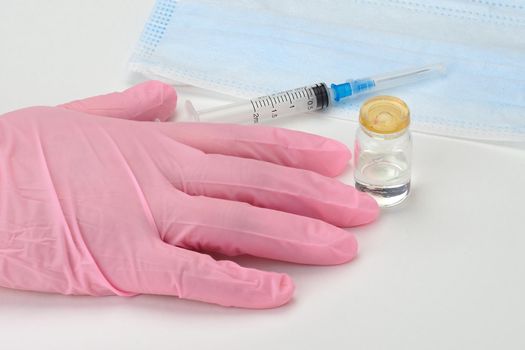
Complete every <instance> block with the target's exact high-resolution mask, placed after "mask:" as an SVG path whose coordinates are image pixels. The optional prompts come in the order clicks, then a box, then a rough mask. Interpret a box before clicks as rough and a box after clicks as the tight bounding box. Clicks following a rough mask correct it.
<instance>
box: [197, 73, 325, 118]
mask: <svg viewBox="0 0 525 350" xmlns="http://www.w3.org/2000/svg"><path fill="white" fill-rule="evenodd" d="M329 104H330V95H329V92H328V89H327V87H326V85H325V84H324V83H320V84H314V85H311V86H304V87H301V88H297V89H293V90H287V91H282V92H279V93H276V94H272V95H266V96H261V97H257V98H254V99H251V100H248V101H245V102H239V103H233V104H229V105H225V106H219V107H214V108H209V109H205V110H201V111H198V112H195V114H196V117H197V119H198V120H200V121H204V122H225V123H259V122H260V121H263V120H269V119H274V118H278V117H283V116H288V115H294V114H301V113H306V112H311V111H316V110H320V109H324V108H326V107H328V105H329Z"/></svg>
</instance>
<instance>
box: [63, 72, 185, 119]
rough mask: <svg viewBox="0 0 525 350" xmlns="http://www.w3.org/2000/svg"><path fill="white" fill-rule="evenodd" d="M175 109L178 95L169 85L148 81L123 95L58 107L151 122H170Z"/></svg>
mask: <svg viewBox="0 0 525 350" xmlns="http://www.w3.org/2000/svg"><path fill="white" fill-rule="evenodd" d="M176 105H177V93H176V92H175V89H173V87H171V86H170V85H168V84H164V83H162V82H160V81H155V80H150V81H146V82H143V83H140V84H138V85H135V86H133V87H131V88H129V89H127V90H124V91H122V92H113V93H110V94H107V95H99V96H94V97H88V98H86V99H82V100H77V101H73V102H69V103H65V104H62V105H59V106H58V107H62V108H66V109H71V110H75V111H78V112H84V113H87V114H93V115H98V116H105V117H112V118H120V119H129V120H138V121H153V120H156V119H159V120H161V121H166V120H167V119H169V118H170V117H171V116H172V114H173V112H174V111H175V107H176Z"/></svg>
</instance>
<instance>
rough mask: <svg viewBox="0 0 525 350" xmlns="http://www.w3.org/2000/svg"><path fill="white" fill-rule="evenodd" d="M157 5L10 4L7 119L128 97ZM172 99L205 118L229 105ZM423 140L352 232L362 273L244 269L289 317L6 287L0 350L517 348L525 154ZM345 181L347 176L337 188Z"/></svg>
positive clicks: (2, 103)
mask: <svg viewBox="0 0 525 350" xmlns="http://www.w3.org/2000/svg"><path fill="white" fill-rule="evenodd" d="M152 5H153V0H148V1H139V0H134V1H129V0H126V1H125V0H114V1H102V0H97V1H66V0H51V1H49V0H48V1H37V0H32V1H29V0H25V1H16V2H14V1H13V2H5V1H2V3H0V114H2V113H5V112H7V111H9V110H13V109H16V108H20V107H25V106H29V105H54V104H58V103H61V102H64V101H67V100H71V99H76V98H80V97H84V96H90V95H95V94H100V93H105V92H110V91H114V90H119V89H123V88H126V87H129V86H130V85H131V84H132V82H134V81H137V79H138V78H137V77H131V76H130V75H129V73H127V72H126V61H127V59H128V57H129V54H130V53H131V50H132V48H133V45H134V43H135V42H136V40H137V38H138V36H139V34H140V32H141V30H142V26H143V24H144V22H145V20H146V18H147V16H148V14H149V11H150V9H151V7H152ZM178 90H179V92H180V95H181V102H183V101H184V100H185V99H186V98H187V97H191V98H192V99H193V100H194V102H195V103H196V105H197V107H200V108H202V107H205V106H211V105H213V104H216V103H225V102H228V99H227V98H226V97H220V96H217V95H213V94H208V93H204V92H201V91H198V90H196V89H194V88H190V87H182V88H179V89H178ZM180 107H182V103H181V104H180ZM179 112H180V111H179ZM414 113H417V111H414ZM524 117H525V116H524ZM275 124H276V125H279V126H283V127H287V128H292V129H298V130H303V131H310V132H314V133H318V134H321V135H326V136H330V137H333V138H336V139H338V140H340V141H342V142H345V143H346V144H348V145H349V146H351V145H352V143H353V135H354V132H355V127H356V125H355V124H352V123H350V122H344V121H337V120H331V119H322V118H316V117H312V116H310V117H297V118H292V119H288V120H281V121H276V122H275ZM414 142H415V149H414V150H415V159H414V164H415V165H414V177H413V194H412V196H411V197H410V198H409V200H408V201H407V202H406V203H405V204H403V205H402V206H400V207H398V208H395V209H390V210H384V211H383V213H382V216H381V217H380V219H379V220H378V221H377V222H376V223H374V224H372V225H369V226H366V227H361V228H358V229H354V230H353V231H354V232H356V234H357V235H358V239H359V243H360V256H359V258H358V259H357V260H355V261H354V262H352V263H350V264H347V265H343V266H336V267H311V266H299V265H293V264H286V263H279V262H270V261H264V260H256V259H250V258H242V259H237V261H238V262H240V263H241V264H244V265H248V266H253V267H258V268H262V269H268V270H275V271H281V272H286V273H288V274H290V275H291V276H292V277H293V278H294V281H295V283H296V286H297V292H296V295H295V298H294V300H293V302H292V303H290V304H289V305H287V306H285V307H282V308H279V309H273V310H264V311H253V310H242V309H230V308H223V307H219V306H213V305H208V304H204V303H198V302H191V301H184V300H179V299H177V298H170V297H157V296H140V297H135V298H119V297H104V298H94V297H66V296H60V295H46V294H38V293H29V292H20V291H12V290H6V289H0V348H2V349H33V348H39V349H56V350H58V349H94V348H105V349H109V348H111V349H157V348H169V349H175V348H176V349H228V348H230V349H270V348H272V349H319V348H325V349H524V348H525V334H524V331H525V301H524V296H525V229H524V220H525V213H524V209H525V207H524V205H523V198H524V196H525V189H524V185H525V152H524V151H523V149H512V148H506V147H502V146H495V145H486V144H479V143H475V142H469V141H460V140H453V139H447V138H442V137H434V136H428V135H421V134H416V135H414ZM0 171H1V169H0ZM351 179H352V175H351V169H349V171H348V172H347V173H346V174H345V175H344V176H343V177H342V180H343V181H345V182H348V183H351ZM0 195H1V193H0Z"/></svg>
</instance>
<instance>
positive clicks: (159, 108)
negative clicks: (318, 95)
mask: <svg viewBox="0 0 525 350" xmlns="http://www.w3.org/2000/svg"><path fill="white" fill-rule="evenodd" d="M176 102H177V96H176V94H175V91H174V90H173V89H172V88H171V87H169V86H167V85H164V84H162V83H159V82H154V81H152V82H146V83H143V84H140V85H137V86H135V87H133V88H131V89H129V90H127V91H125V92H123V93H114V94H109V95H105V96H99V97H93V98H89V99H86V100H83V101H76V102H72V103H69V104H66V105H62V106H59V107H31V108H26V109H22V110H18V111H14V112H11V113H7V114H5V115H3V116H1V117H0V286H3V287H8V288H16V289H23V290H33V291H42V292H55V293H63V294H89V295H114V294H116V295H122V296H130V295H135V294H140V293H148V294H164V295H175V296H179V297H181V298H188V299H194V300H201V301H206V302H210V303H217V304H221V305H228V306H238V307H249V308H268V307H275V306H279V305H282V304H284V303H286V302H287V301H289V300H290V298H291V297H292V294H293V291H294V285H293V283H292V281H291V279H290V278H289V277H288V276H287V275H285V274H281V273H273V272H265V271H259V270H255V269H249V268H243V267H240V266H239V265H237V264H235V263H233V262H230V261H216V260H214V259H213V258H212V257H210V256H209V255H206V254H203V253H199V252H219V253H222V254H227V255H231V256H234V255H238V254H250V255H255V256H260V257H264V258H269V259H278V260H284V261H290V262H295V263H302V264H319V265H330V264H340V263H344V262H347V261H349V260H351V259H352V258H353V257H354V256H355V255H356V251H357V243H356V240H355V238H354V236H353V235H352V234H351V233H349V232H346V231H344V230H342V229H341V228H339V227H337V226H340V227H347V226H352V225H360V224H364V223H367V222H370V221H372V220H374V219H375V218H376V216H377V215H378V207H377V205H376V203H375V201H374V200H373V199H371V198H370V197H368V196H367V195H365V194H362V193H360V192H357V191H356V190H355V189H354V188H353V187H350V186H347V185H344V184H342V183H341V182H339V181H337V180H335V179H332V178H330V177H327V176H335V175H337V174H339V173H340V172H342V171H343V169H344V168H345V166H346V164H347V162H348V160H349V158H350V152H349V151H348V149H347V148H346V147H345V146H344V145H342V144H341V143H339V142H336V141H333V140H330V139H326V138H323V137H319V136H316V135H310V134H306V133H301V132H295V131H288V130H283V129H277V128H270V127H261V126H260V127H253V126H240V125H226V124H223V125H219V124H204V123H202V124H199V123H188V124H184V123H159V122H152V121H151V120H154V119H156V118H159V119H161V120H166V119H167V118H168V117H169V115H170V113H171V112H172V111H173V110H174V108H175V105H176ZM305 169H308V170H305ZM321 174H323V175H321ZM197 251H199V252H197Z"/></svg>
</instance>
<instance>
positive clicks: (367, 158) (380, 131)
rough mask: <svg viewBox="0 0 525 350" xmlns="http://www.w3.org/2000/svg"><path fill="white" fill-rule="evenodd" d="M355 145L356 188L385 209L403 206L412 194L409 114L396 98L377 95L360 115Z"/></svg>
mask: <svg viewBox="0 0 525 350" xmlns="http://www.w3.org/2000/svg"><path fill="white" fill-rule="evenodd" d="M359 124H360V125H359V126H360V127H359V129H358V130H357V134H356V139H355V146H354V155H355V157H354V171H355V172H354V177H355V185H356V188H357V189H358V190H360V191H363V192H367V193H368V194H370V195H371V196H372V197H374V198H375V199H376V200H377V202H378V204H379V205H380V206H382V207H389V206H394V205H396V204H399V203H401V202H402V201H403V200H404V199H405V198H406V197H407V196H408V194H409V192H410V168H411V161H412V138H411V136H410V131H409V130H408V126H409V124H410V111H409V109H408V106H407V105H406V103H405V102H403V101H402V100H400V99H399V98H397V97H392V96H377V97H374V98H371V99H369V100H367V101H366V102H365V103H364V104H363V106H362V107H361V110H360V112H359Z"/></svg>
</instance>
